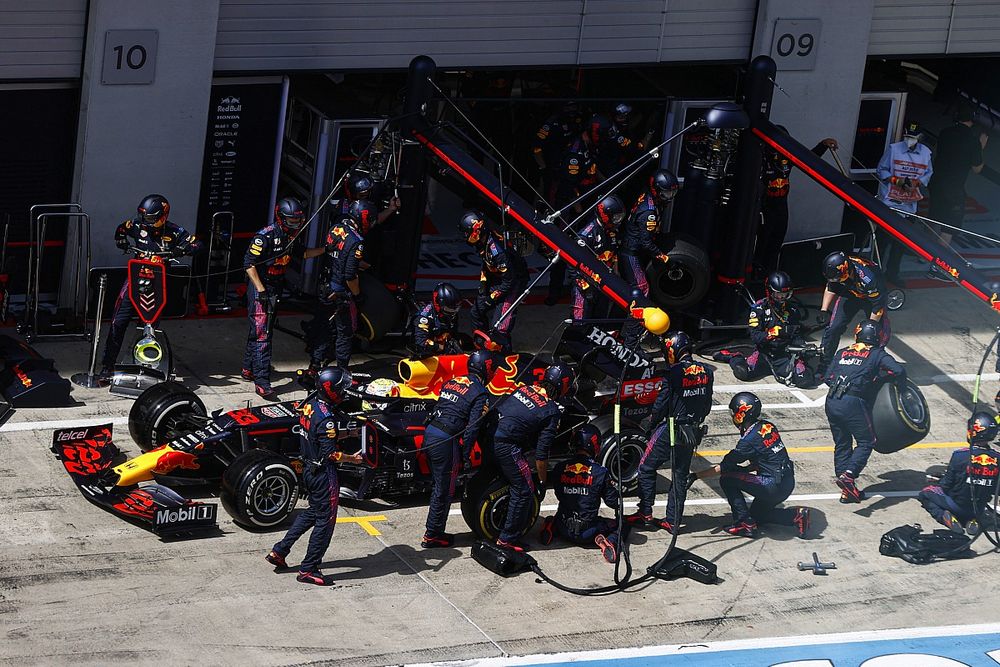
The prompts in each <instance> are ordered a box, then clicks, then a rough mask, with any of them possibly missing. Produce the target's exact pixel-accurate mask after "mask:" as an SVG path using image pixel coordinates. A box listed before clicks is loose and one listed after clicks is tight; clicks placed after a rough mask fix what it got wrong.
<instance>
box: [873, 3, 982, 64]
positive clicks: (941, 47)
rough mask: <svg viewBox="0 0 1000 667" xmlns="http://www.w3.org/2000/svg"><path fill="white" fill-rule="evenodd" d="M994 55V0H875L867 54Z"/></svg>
mask: <svg viewBox="0 0 1000 667" xmlns="http://www.w3.org/2000/svg"><path fill="white" fill-rule="evenodd" d="M998 52H1000V3H998V2H997V0H875V11H874V13H873V14H872V31H871V39H870V41H869V44H868V53H869V54H870V55H921V54H931V55H936V54H958V53H998Z"/></svg>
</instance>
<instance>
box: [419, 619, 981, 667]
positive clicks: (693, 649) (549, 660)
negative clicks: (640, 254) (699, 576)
mask: <svg viewBox="0 0 1000 667" xmlns="http://www.w3.org/2000/svg"><path fill="white" fill-rule="evenodd" d="M996 632H1000V623H982V624H979V625H951V626H938V627H928V628H901V629H894V630H862V631H858V632H842V633H837V634H828V635H801V636H797V637H761V638H757V639H735V640H729V641H721V642H704V643H698V644H694V645H691V644H670V645H665V646H643V647H641V648H618V649H604V650H599V651H577V652H572V653H548V654H546V653H540V654H536V655H524V656H518V657H512V658H480V659H476V660H464V661H449V662H435V663H425V664H422V665H410V667H436V666H443V665H448V666H449V667H494V666H496V667H501V666H504V667H506V666H508V665H529V664H530V665H538V664H542V665H544V664H556V663H568V662H580V661H587V662H590V661H598V660H600V661H602V662H603V664H612V663H613V662H615V661H618V660H627V659H629V658H644V657H655V656H666V655H678V654H692V653H713V652H718V651H739V650H746V649H756V648H778V647H787V646H812V645H815V644H833V645H836V644H848V643H852V642H870V641H879V640H893V639H913V638H921V637H954V636H957V635H985V634H993V633H996ZM803 664H804V663H803ZM899 664H902V663H899Z"/></svg>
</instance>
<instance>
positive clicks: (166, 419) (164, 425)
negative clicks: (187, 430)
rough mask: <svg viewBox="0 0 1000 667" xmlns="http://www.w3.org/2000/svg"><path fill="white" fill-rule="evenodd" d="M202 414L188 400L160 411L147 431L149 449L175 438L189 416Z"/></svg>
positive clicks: (194, 404) (187, 422)
mask: <svg viewBox="0 0 1000 667" xmlns="http://www.w3.org/2000/svg"><path fill="white" fill-rule="evenodd" d="M199 414H204V413H203V412H202V411H201V409H200V407H199V406H198V404H197V403H195V402H194V401H192V400H190V399H184V400H182V401H178V402H176V403H174V404H173V405H170V406H168V407H167V408H166V409H165V410H163V411H161V412H160V414H159V417H158V418H157V420H156V421H155V422H153V424H152V425H151V426H150V429H149V436H150V447H159V446H160V445H162V444H165V443H166V442H168V441H170V440H172V439H174V438H176V437H177V436H178V435H180V433H181V431H182V430H183V428H182V427H183V426H187V425H188V424H189V419H188V418H189V417H190V416H191V415H199Z"/></svg>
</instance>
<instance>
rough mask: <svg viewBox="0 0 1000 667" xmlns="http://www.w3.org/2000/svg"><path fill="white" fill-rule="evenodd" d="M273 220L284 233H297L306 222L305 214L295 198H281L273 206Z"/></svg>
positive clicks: (300, 203)
mask: <svg viewBox="0 0 1000 667" xmlns="http://www.w3.org/2000/svg"><path fill="white" fill-rule="evenodd" d="M274 219H275V220H277V222H278V225H280V226H281V228H282V229H283V230H284V231H285V232H297V231H298V230H299V229H301V228H302V225H303V223H305V221H306V212H305V209H304V208H303V206H302V202H300V201H299V200H298V199H296V198H295V197H283V198H281V199H279V200H278V203H277V204H275V205H274Z"/></svg>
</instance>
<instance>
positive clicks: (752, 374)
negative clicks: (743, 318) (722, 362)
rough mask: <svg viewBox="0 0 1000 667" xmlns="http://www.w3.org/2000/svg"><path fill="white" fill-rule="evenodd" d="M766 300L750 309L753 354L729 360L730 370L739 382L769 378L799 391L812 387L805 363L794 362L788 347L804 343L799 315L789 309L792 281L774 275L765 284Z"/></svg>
mask: <svg viewBox="0 0 1000 667" xmlns="http://www.w3.org/2000/svg"><path fill="white" fill-rule="evenodd" d="M764 291H765V297H764V298H763V299H760V300H759V301H756V302H755V303H754V304H753V305H752V306H751V307H750V317H749V321H748V322H747V326H748V327H749V329H750V340H751V341H753V345H754V351H753V353H752V354H750V356H748V357H745V356H743V355H742V354H740V353H733V354H732V355H730V356H729V359H728V360H729V367H730V368H732V369H733V375H735V376H736V379H737V380H742V381H743V382H753V381H754V380H759V379H761V378H763V377H767V376H768V375H772V374H773V375H774V377H775V378H777V379H778V380H780V381H781V382H784V383H786V384H792V385H794V386H796V387H803V386H807V385H809V384H811V383H812V379H813V378H812V377H811V376H810V375H809V374H808V372H807V368H806V364H805V362H804V361H803V360H802V359H800V358H797V357H796V358H793V357H792V355H791V354H789V352H788V346H789V345H792V344H794V343H796V342H799V341H800V340H801V339H800V338H799V336H798V333H799V330H800V327H801V324H800V322H799V312H798V310H796V309H795V308H790V307H789V303H788V300H789V299H791V297H792V279H791V278H790V277H789V276H788V274H787V273H785V272H784V271H775V272H774V273H772V274H771V275H770V276H768V277H767V281H766V282H765V284H764Z"/></svg>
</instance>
